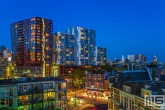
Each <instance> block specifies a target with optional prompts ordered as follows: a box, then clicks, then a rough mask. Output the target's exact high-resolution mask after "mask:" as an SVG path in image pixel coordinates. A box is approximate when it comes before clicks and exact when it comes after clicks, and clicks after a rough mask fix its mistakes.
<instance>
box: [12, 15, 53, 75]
mask: <svg viewBox="0 0 165 110" xmlns="http://www.w3.org/2000/svg"><path fill="white" fill-rule="evenodd" d="M10 28H11V41H12V63H13V65H14V66H15V70H16V71H15V73H16V74H17V75H22V74H23V73H30V74H32V76H43V77H45V76H50V74H51V63H52V43H53V41H52V38H53V37H52V33H53V21H52V20H49V19H45V18H41V17H34V18H30V19H27V20H22V21H18V22H15V23H13V24H11V26H10Z"/></svg>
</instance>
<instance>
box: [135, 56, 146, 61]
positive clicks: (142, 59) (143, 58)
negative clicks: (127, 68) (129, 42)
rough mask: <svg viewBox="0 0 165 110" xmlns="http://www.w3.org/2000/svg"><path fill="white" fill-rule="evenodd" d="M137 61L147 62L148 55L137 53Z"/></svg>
mask: <svg viewBox="0 0 165 110" xmlns="http://www.w3.org/2000/svg"><path fill="white" fill-rule="evenodd" d="M135 61H136V62H146V56H144V55H142V54H138V55H135Z"/></svg>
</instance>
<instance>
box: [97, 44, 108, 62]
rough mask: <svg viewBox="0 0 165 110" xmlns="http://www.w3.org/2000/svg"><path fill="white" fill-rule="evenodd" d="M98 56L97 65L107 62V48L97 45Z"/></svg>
mask: <svg viewBox="0 0 165 110" xmlns="http://www.w3.org/2000/svg"><path fill="white" fill-rule="evenodd" d="M96 58H97V65H104V64H106V60H107V49H106V48H103V47H96Z"/></svg>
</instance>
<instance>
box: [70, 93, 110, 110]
mask: <svg viewBox="0 0 165 110" xmlns="http://www.w3.org/2000/svg"><path fill="white" fill-rule="evenodd" d="M74 97H75V92H73V91H72V92H69V93H68V99H69V102H68V110H73V109H75V110H86V109H85V108H86V107H94V105H96V104H106V103H107V99H105V98H101V97H97V98H95V96H93V98H92V96H89V97H88V96H87V95H86V92H83V90H79V91H77V92H76V98H74ZM89 105H90V106H89ZM84 107H85V108H84Z"/></svg>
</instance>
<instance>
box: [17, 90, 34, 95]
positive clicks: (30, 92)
mask: <svg viewBox="0 0 165 110" xmlns="http://www.w3.org/2000/svg"><path fill="white" fill-rule="evenodd" d="M30 94H32V90H29V91H18V96H19V95H30Z"/></svg>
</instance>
